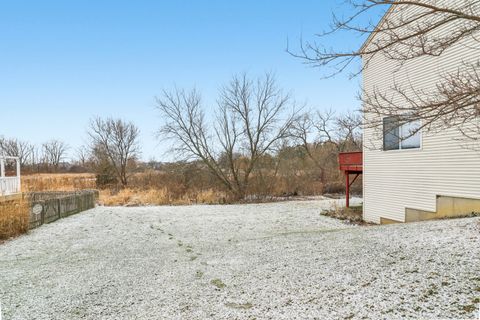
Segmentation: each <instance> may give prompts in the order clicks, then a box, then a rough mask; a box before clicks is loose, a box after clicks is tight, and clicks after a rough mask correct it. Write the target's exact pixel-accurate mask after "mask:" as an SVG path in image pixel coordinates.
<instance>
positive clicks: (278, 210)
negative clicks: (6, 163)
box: [0, 200, 480, 319]
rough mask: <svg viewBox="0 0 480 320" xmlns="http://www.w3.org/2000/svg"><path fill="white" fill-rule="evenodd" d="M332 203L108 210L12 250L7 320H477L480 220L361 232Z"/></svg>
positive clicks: (3, 251) (43, 231) (5, 281)
mask: <svg viewBox="0 0 480 320" xmlns="http://www.w3.org/2000/svg"><path fill="white" fill-rule="evenodd" d="M332 203H333V202H332V201H325V200H323V201H298V202H283V203H274V204H258V205H231V206H190V207H142V208H110V207H98V208H96V209H93V210H90V211H87V212H85V213H81V214H78V215H75V216H71V217H69V218H65V219H63V220H60V221H57V222H55V223H52V224H49V225H44V226H42V227H40V228H38V229H36V230H34V231H32V232H31V233H30V234H28V235H26V236H22V237H20V238H17V239H15V240H12V241H9V242H7V243H5V244H3V245H0V301H1V303H2V311H3V316H4V318H3V319H357V318H358V319H361V318H365V319H397V318H398V319H400V318H413V319H416V318H422V319H424V318H473V317H474V315H475V313H476V312H477V310H478V305H479V304H478V302H479V299H480V226H479V223H480V219H478V218H471V219H457V220H444V221H437V222H427V223H416V224H408V225H390V226H375V227H354V226H351V225H347V224H344V223H342V222H340V221H337V220H334V219H331V218H327V217H323V216H320V215H319V212H320V208H322V207H326V206H329V205H331V204H332Z"/></svg>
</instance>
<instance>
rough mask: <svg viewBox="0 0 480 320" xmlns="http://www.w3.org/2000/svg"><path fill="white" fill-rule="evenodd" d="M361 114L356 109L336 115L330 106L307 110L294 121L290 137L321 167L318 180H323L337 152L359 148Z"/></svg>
mask: <svg viewBox="0 0 480 320" xmlns="http://www.w3.org/2000/svg"><path fill="white" fill-rule="evenodd" d="M360 131H361V118H360V115H359V114H358V113H351V112H350V113H346V114H343V115H338V116H337V115H335V112H333V111H332V110H327V111H316V112H312V111H308V112H305V113H303V114H302V115H300V116H298V117H297V118H296V120H295V121H294V123H293V130H292V133H293V137H294V141H295V143H296V144H298V145H300V146H301V147H302V148H303V149H304V151H305V153H306V154H307V156H308V157H309V158H310V159H311V160H312V161H313V163H314V164H315V166H316V167H317V168H318V169H319V171H320V181H321V183H322V184H325V182H326V174H327V171H328V169H329V168H331V167H332V166H331V163H332V162H336V161H337V157H338V153H339V152H343V151H357V150H361V148H362V142H361V134H360Z"/></svg>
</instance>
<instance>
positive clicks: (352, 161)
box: [338, 152, 363, 208]
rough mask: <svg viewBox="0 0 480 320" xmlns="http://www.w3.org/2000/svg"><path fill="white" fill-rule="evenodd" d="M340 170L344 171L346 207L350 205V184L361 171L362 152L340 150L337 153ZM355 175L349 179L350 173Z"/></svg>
mask: <svg viewBox="0 0 480 320" xmlns="http://www.w3.org/2000/svg"><path fill="white" fill-rule="evenodd" d="M338 163H339V165H340V170H342V171H343V172H344V173H345V195H346V202H347V208H348V207H350V186H351V185H352V183H354V182H355V180H356V179H357V178H358V176H359V175H361V174H362V173H363V152H342V153H340V154H339V155H338ZM351 174H354V175H355V177H354V178H353V180H352V181H350V175H351Z"/></svg>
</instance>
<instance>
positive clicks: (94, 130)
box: [88, 118, 140, 187]
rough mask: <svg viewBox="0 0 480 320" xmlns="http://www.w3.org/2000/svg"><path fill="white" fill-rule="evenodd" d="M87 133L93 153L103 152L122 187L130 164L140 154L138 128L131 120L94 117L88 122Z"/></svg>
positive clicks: (129, 173) (128, 172)
mask: <svg viewBox="0 0 480 320" xmlns="http://www.w3.org/2000/svg"><path fill="white" fill-rule="evenodd" d="M88 135H89V136H90V139H91V148H92V152H93V153H94V154H98V152H100V153H102V154H104V155H105V156H106V158H107V159H108V160H109V161H110V164H111V166H112V168H113V170H114V172H115V174H116V176H117V178H118V181H120V183H121V184H122V186H123V187H126V186H127V184H128V178H129V177H130V175H131V174H132V164H133V163H134V162H135V161H136V160H137V158H138V157H139V155H140V146H139V141H138V140H139V135H140V130H139V129H138V127H137V126H136V125H135V124H133V123H132V122H125V121H123V120H121V119H112V118H108V119H105V120H104V119H101V118H95V119H94V120H92V121H91V122H90V127H89V131H88Z"/></svg>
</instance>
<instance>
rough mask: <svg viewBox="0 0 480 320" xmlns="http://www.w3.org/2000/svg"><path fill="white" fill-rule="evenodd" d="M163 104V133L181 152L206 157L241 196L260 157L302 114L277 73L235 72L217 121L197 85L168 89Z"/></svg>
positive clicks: (222, 94) (216, 112)
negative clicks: (209, 117)
mask: <svg viewBox="0 0 480 320" xmlns="http://www.w3.org/2000/svg"><path fill="white" fill-rule="evenodd" d="M157 108H158V110H159V111H160V114H161V116H162V118H163V119H165V122H164V124H163V125H162V127H161V129H160V131H159V136H160V137H162V138H166V139H171V140H172V141H173V149H174V150H175V151H176V152H178V153H179V155H180V156H182V157H185V158H188V157H190V158H194V159H199V160H201V161H202V162H203V163H204V164H205V165H206V166H207V167H208V169H209V170H210V172H211V173H212V174H213V175H214V176H215V177H216V179H217V180H218V181H219V182H221V183H222V184H223V185H224V186H225V187H226V189H227V190H228V191H229V192H231V194H232V195H233V196H234V197H235V198H236V199H237V200H240V199H242V198H244V197H245V195H246V192H247V189H248V185H249V180H250V177H251V174H252V171H253V170H254V168H255V167H256V165H257V164H258V162H259V160H260V159H261V158H262V157H263V156H264V155H266V154H267V153H269V152H271V151H272V150H273V149H274V148H275V147H276V146H277V145H278V144H279V143H281V141H282V140H283V139H286V138H287V137H289V135H290V129H291V125H292V123H293V120H294V117H295V114H296V113H295V110H294V109H295V108H294V103H293V101H292V99H291V98H290V97H289V95H287V94H285V93H283V91H282V90H280V89H279V88H278V87H277V84H276V82H275V79H274V77H273V76H272V75H271V74H266V75H265V76H264V77H263V78H259V79H257V80H256V81H255V80H251V79H248V78H247V76H246V75H245V74H244V75H241V76H234V77H233V78H232V80H231V81H230V83H228V84H227V85H226V86H224V87H223V88H222V89H221V90H220V96H219V98H218V103H217V106H216V108H215V107H212V108H211V109H210V110H212V113H213V114H214V115H215V116H214V119H213V121H212V122H210V121H207V119H206V118H207V117H206V115H205V111H204V109H203V106H202V101H201V98H200V94H199V93H198V92H197V91H196V90H192V91H191V92H186V91H184V90H179V89H175V90H174V91H173V92H168V91H164V92H163V95H162V97H160V98H157Z"/></svg>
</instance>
